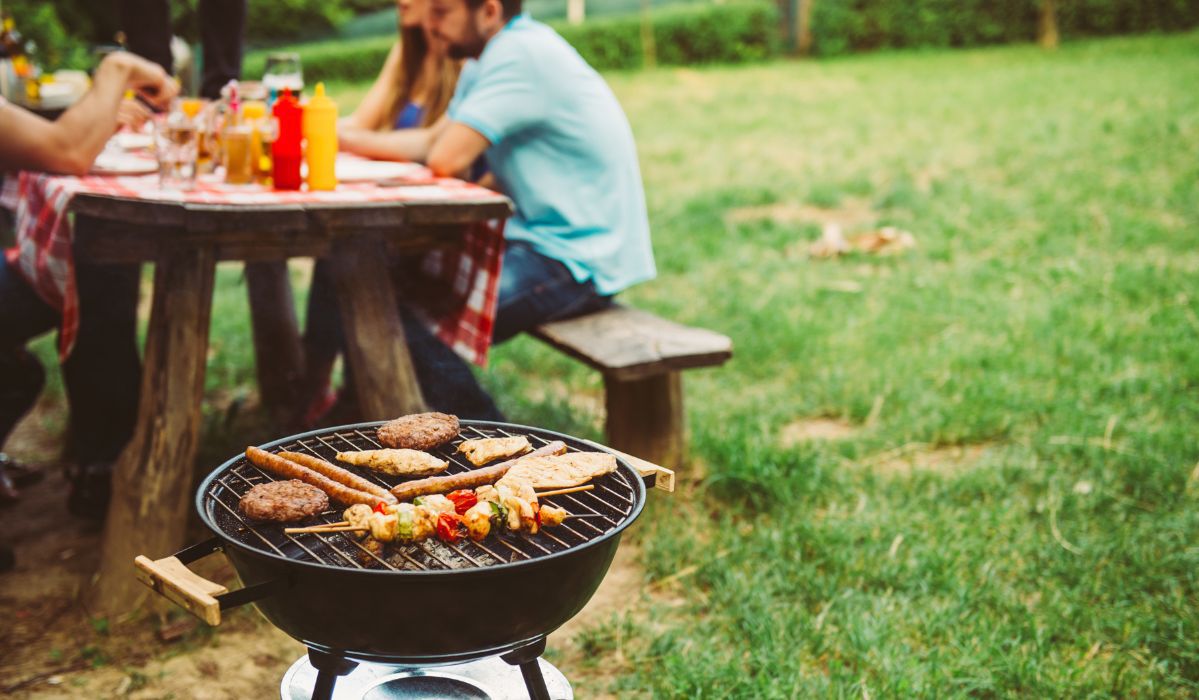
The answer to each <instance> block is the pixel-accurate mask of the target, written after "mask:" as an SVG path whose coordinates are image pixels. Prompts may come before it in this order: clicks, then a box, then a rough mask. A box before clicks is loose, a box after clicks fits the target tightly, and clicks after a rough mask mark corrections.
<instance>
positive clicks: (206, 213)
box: [17, 171, 511, 614]
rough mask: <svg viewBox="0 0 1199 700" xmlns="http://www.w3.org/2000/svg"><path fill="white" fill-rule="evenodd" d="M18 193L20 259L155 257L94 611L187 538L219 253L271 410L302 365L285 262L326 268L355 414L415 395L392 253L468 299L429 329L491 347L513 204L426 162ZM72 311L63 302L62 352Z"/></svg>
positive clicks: (385, 411) (126, 260)
mask: <svg viewBox="0 0 1199 700" xmlns="http://www.w3.org/2000/svg"><path fill="white" fill-rule="evenodd" d="M19 189H20V191H19V201H20V204H19V206H18V216H17V219H18V221H17V233H18V246H19V247H23V248H22V251H21V252H22V254H23V256H22V257H23V259H33V260H44V259H45V258H47V257H53V256H50V255H48V253H49V252H50V251H52V250H53V249H54V248H55V247H56V246H57V247H58V248H59V250H58V251H57V252H58V254H59V256H62V255H63V253H64V250H63V246H64V241H63V237H64V235H66V241H67V244H66V246H67V248H68V250H67V254H66V256H65V257H67V258H68V259H69V260H70V259H73V258H72V257H71V256H73V257H75V258H79V259H81V260H83V259H86V260H88V261H90V262H93V263H112V264H131V263H134V264H136V263H144V262H152V263H154V265H155V272H154V287H153V300H152V306H151V313H150V322H149V327H148V333H147V337H146V345H145V351H144V359H143V374H142V385H141V388H140V391H141V394H140V406H139V417H138V423H137V426H136V429H135V432H134V435H133V438H132V439H131V440H130V443H129V444H128V446H127V447H126V448H125V450H124V452H123V453H122V454H121V455H120V457H119V458H118V460H117V463H116V465H115V468H114V474H113V489H112V491H113V496H112V501H111V503H110V505H109V510H108V519H107V523H106V526H105V531H104V537H103V544H102V554H101V565H100V571H99V575H98V577H97V579H96V580H95V583H94V585H93V586H92V588H91V590H90V592H89V594H88V596H87V597H88V600H89V605H90V606H91V608H90V609H91V610H92V612H93V614H106V613H116V614H125V613H127V612H129V611H130V610H133V609H135V608H136V607H137V605H138V603H139V602H140V601H141V600H142V599H143V595H144V589H142V587H141V586H140V584H139V583H138V582H137V581H136V580H135V579H134V577H133V576H132V575H131V573H132V569H131V567H132V562H133V560H134V557H135V556H137V555H138V554H149V555H152V556H158V555H160V554H161V553H163V552H171V551H174V550H176V549H178V548H179V547H180V546H181V545H182V544H183V543H184V539H185V527H186V522H187V514H188V513H189V512H190V503H191V500H192V496H193V494H192V492H191V483H192V464H193V462H194V460H195V456H196V450H197V446H198V442H199V440H200V434H199V433H200V418H201V413H200V408H201V406H200V404H201V400H202V398H203V388H204V376H205V359H206V356H207V352H208V332H209V322H210V315H211V310H212V296H213V286H214V278H215V268H216V264H217V262H218V261H225V260H236V261H242V262H244V263H245V265H246V267H245V273H246V280H247V288H248V291H249V301H250V305H251V318H252V322H253V326H254V338H255V349H256V355H257V364H258V376H259V382H260V385H261V388H262V394H263V400H264V403H266V404H268V405H271V404H274V405H276V406H279V405H280V404H286V402H288V401H289V400H290V399H291V397H292V394H291V391H293V390H294V387H295V386H296V384H297V381H296V380H297V378H298V376H299V374H300V372H301V371H302V361H303V360H302V353H301V351H300V349H299V348H300V342H299V330H298V324H297V322H296V318H295V311H294V304H293V300H292V296H291V288H290V284H289V282H288V276H287V267H286V265H287V263H286V261H287V259H288V258H291V257H300V256H313V257H327V258H328V259H329V260H330V262H331V267H332V269H333V274H334V278H335V286H336V290H337V295H338V301H339V307H340V309H341V314H342V321H343V327H344V330H345V332H346V337H347V340H348V342H347V343H346V347H347V350H346V353H347V358H346V360H347V362H348V363H349V364H350V366H351V367H352V369H353V376H354V380H355V388H356V390H357V395H358V397H359V405H360V409H361V411H362V415H363V416H364V417H368V418H372V419H373V418H389V417H394V416H397V415H402V414H404V413H410V412H414V411H419V410H421V409H422V408H423V405H424V403H423V400H422V398H421V395H420V389H419V386H418V385H417V382H416V378H415V375H414V373H413V369H412V365H411V362H410V360H409V356H408V351H407V347H406V345H405V343H404V335H403V332H402V330H401V326H400V318H399V312H398V309H397V305H396V301H395V294H394V292H393V286H392V282H391V278H390V273H389V266H388V262H387V261H388V259H389V256H390V255H391V254H392V253H394V252H396V251H401V252H402V251H409V252H426V251H433V250H436V251H439V252H438V253H437V255H436V256H435V257H439V258H440V263H441V264H440V267H441V270H442V272H443V273H445V274H448V275H449V276H450V277H452V278H453V279H452V282H453V284H454V285H455V287H454V288H455V289H456V290H457V291H458V292H459V293H460V294H461V296H462V305H461V307H459V308H458V311H457V312H456V315H455V314H454V313H451V314H450V315H449V317H448V318H447V317H444V316H443V317H441V318H438V319H433V323H434V324H435V330H436V331H437V332H438V335H439V336H440V337H442V339H443V340H445V341H447V342H449V343H450V344H451V346H452V347H455V349H457V350H459V351H460V352H461V353H462V354H464V355H466V356H468V357H471V359H474V360H476V361H480V360H481V359H482V357H485V355H486V351H487V346H488V345H489V343H490V330H491V321H492V320H493V319H494V312H495V298H496V293H497V285H498V275H499V262H500V256H501V254H502V246H503V231H502V229H503V225H502V222H503V220H504V219H505V218H506V217H507V216H508V215H509V214H510V212H511V204H510V202H509V201H508V200H507V199H506V198H505V197H503V196H501V195H498V194H496V193H494V192H491V191H490V190H486V189H484V188H481V187H477V186H474V185H470V184H467V183H463V182H460V181H457V180H449V179H433V178H432V175H431V173H427V171H426V179H425V180H424V181H423V182H422V183H421V184H418V185H412V186H394V187H383V186H376V185H374V184H369V183H363V184H354V185H342V186H340V187H339V188H338V189H337V190H336V191H333V192H311V193H310V192H307V191H301V192H271V191H267V190H254V189H249V190H247V189H245V188H225V187H223V186H220V185H217V184H213V183H209V184H205V183H203V182H202V183H200V185H199V186H198V187H197V189H196V190H195V191H192V192H188V193H170V192H163V191H161V190H159V189H158V188H157V177H156V176H155V175H148V176H142V177H85V178H66V177H53V176H49V175H45V174H37V173H22V174H21V176H20V180H19ZM64 200H65V201H64ZM56 207H57V209H56ZM22 208H23V209H24V210H22ZM66 211H69V212H71V213H72V214H73V215H74V224H73V236H72V235H71V234H70V233H67V234H64V232H63V231H62V230H61V229H62V228H63V227H67V229H68V231H69V230H70V223H69V217H67V216H65V212H66ZM39 227H40V228H39ZM47 228H49V229H53V230H52V231H50V232H47V231H46V230H45V229H47ZM31 253H32V254H31ZM454 253H457V255H454ZM51 268H52V266H49V265H48V266H47V269H46V270H43V272H48V273H49V275H50V277H51V278H52V281H54V280H56V279H57V277H61V276H62V269H63V266H61V265H59V266H58V268H54V269H51ZM66 269H67V270H68V272H69V269H70V266H69V265H67V266H66ZM23 271H25V270H23ZM26 272H27V275H26V276H29V275H30V274H36V271H26ZM56 276H57V277H56ZM70 291H71V290H70V289H69V288H68V289H67V295H68V296H69V293H70ZM76 308H77V307H74V306H73V304H72V300H71V299H66V300H65V303H64V329H63V332H62V333H60V341H61V343H62V347H61V348H60V350H61V351H62V352H64V353H65V352H69V349H70V348H69V343H70V342H71V340H72V338H73V335H72V334H71V333H70V330H71V328H70V326H71V325H72V323H74V322H77V318H72V312H73V311H74V309H76ZM472 355H473V357H472ZM291 408H293V409H294V406H291Z"/></svg>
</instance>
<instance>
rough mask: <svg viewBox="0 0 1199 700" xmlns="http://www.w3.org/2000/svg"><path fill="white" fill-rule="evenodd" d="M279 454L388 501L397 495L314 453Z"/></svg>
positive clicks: (391, 500)
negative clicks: (314, 455) (313, 454)
mask: <svg viewBox="0 0 1199 700" xmlns="http://www.w3.org/2000/svg"><path fill="white" fill-rule="evenodd" d="M279 456H280V457H282V458H283V459H290V460H291V461H293V462H295V463H296V464H299V465H301V466H305V467H308V468H309V469H311V470H312V471H314V472H318V473H320V474H324V475H325V476H327V477H329V478H330V479H332V480H334V481H336V482H338V483H342V484H345V485H346V486H349V487H350V488H352V489H356V490H358V491H365V492H367V493H373V494H375V495H376V496H378V497H379V499H380V500H383V501H386V502H388V503H392V502H394V501H395V496H393V495H391V492H390V491H388V490H387V487H385V486H380V485H378V484H376V483H374V482H372V481H368V480H367V479H364V478H362V477H360V476H358V475H357V474H355V473H353V472H351V471H349V470H348V469H342V468H341V467H339V466H337V465H336V464H333V463H331V462H326V461H325V460H323V459H321V458H320V457H313V456H312V455H306V454H303V453H302V452H280V453H279Z"/></svg>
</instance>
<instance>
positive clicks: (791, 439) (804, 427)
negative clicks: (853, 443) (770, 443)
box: [779, 418, 856, 448]
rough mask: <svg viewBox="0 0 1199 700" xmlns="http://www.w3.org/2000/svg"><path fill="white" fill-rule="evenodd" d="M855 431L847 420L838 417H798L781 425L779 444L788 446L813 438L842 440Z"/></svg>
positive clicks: (851, 435)
mask: <svg viewBox="0 0 1199 700" xmlns="http://www.w3.org/2000/svg"><path fill="white" fill-rule="evenodd" d="M855 432H856V431H855V429H854V427H853V425H852V424H850V422H849V421H846V420H841V419H839V418H800V419H799V420H795V421H792V422H790V423H788V424H787V425H784V426H783V429H782V430H780V431H779V444H780V445H781V446H783V447H784V448H790V447H795V446H796V445H799V444H801V443H804V442H811V441H813V440H844V439H846V438H849V437H853V435H854V433H855Z"/></svg>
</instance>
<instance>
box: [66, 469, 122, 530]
mask: <svg viewBox="0 0 1199 700" xmlns="http://www.w3.org/2000/svg"><path fill="white" fill-rule="evenodd" d="M68 476H69V478H70V480H71V493H70V495H68V496H67V511H68V512H70V513H71V515H75V516H78V517H80V518H87V519H89V520H103V519H104V516H105V515H107V514H108V499H109V497H110V496H111V495H112V463H110V462H92V463H91V464H85V465H83V466H80V467H77V468H76V469H74V470H73V472H71V473H69V474H68Z"/></svg>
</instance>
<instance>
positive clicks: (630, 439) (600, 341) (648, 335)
mask: <svg viewBox="0 0 1199 700" xmlns="http://www.w3.org/2000/svg"><path fill="white" fill-rule="evenodd" d="M533 336H534V337H536V338H538V339H540V340H542V341H544V342H546V343H548V344H549V345H551V346H552V347H554V348H557V349H558V350H561V351H562V352H564V353H566V354H567V355H569V356H571V357H573V358H575V359H577V360H580V361H581V362H583V363H585V364H587V365H590V366H591V367H594V368H595V369H598V370H599V371H600V372H601V373H602V374H603V375H604V391H605V394H606V395H605V399H604V407H605V409H606V412H607V417H606V420H605V430H606V432H607V436H608V437H607V439H608V444H609V445H611V446H612V447H615V448H616V449H618V450H622V451H624V452H628V453H629V454H633V455H637V456H638V457H641V458H643V459H646V460H649V461H650V462H654V463H657V464H661V465H663V466H665V467H668V468H676V467H678V466H679V465H681V464H682V463H683V460H684V459H685V458H686V451H687V438H686V432H685V431H686V417H685V414H684V412H683V382H682V375H681V374H680V372H681V371H682V370H685V369H691V368H693V367H715V366H718V365H721V364H724V362H725V361H727V360H728V359H729V358H730V357H732V356H733V342H732V341H731V340H730V339H729V338H728V337H726V336H723V335H721V334H719V333H715V332H713V331H709V330H705V329H703V328H692V327H690V326H684V325H681V324H678V323H674V322H672V321H667V320H666V319H663V318H659V317H657V316H654V315H653V314H650V313H646V312H645V311H639V310H637V309H633V308H629V307H627V306H621V305H619V304H616V305H613V306H611V307H610V308H607V309H604V310H602V311H597V312H595V313H592V314H587V315H586V316H579V317H577V318H572V319H569V320H566V321H555V322H553V323H547V324H544V325H542V326H539V327H538V328H536V329H535V330H534V331H533Z"/></svg>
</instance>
